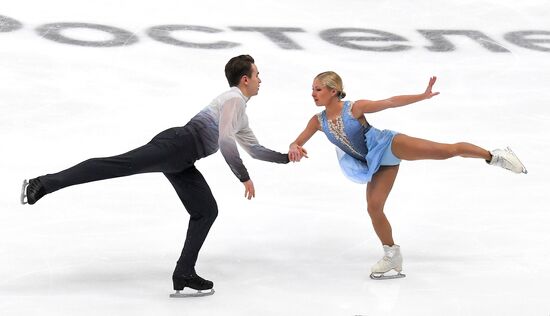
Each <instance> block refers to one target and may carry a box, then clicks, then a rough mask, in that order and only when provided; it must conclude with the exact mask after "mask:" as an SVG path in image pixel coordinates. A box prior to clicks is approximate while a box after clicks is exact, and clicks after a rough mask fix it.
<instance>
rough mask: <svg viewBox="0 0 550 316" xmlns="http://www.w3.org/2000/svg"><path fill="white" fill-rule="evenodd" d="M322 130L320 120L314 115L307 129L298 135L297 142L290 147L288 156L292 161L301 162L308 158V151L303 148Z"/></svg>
mask: <svg viewBox="0 0 550 316" xmlns="http://www.w3.org/2000/svg"><path fill="white" fill-rule="evenodd" d="M319 128H320V124H319V120H318V119H317V116H316V115H314V116H313V117H312V118H311V119H310V120H309V122H308V123H307V126H306V128H305V129H304V130H303V131H302V132H301V133H300V135H298V137H297V138H296V140H295V141H294V142H292V143H291V144H290V146H289V150H288V156H289V158H290V161H300V159H302V157H306V158H307V151H306V150H305V149H304V148H302V146H303V145H304V144H305V143H306V142H307V141H308V140H309V139H310V138H311V136H313V134H315V132H317V131H318V130H319Z"/></svg>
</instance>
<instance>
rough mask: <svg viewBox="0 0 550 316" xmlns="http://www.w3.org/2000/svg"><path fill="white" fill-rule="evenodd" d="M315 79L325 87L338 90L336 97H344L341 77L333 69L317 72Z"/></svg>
mask: <svg viewBox="0 0 550 316" xmlns="http://www.w3.org/2000/svg"><path fill="white" fill-rule="evenodd" d="M315 79H316V80H319V81H320V82H321V84H323V85H324V86H325V87H327V88H330V89H334V90H336V91H338V99H340V100H342V99H343V98H345V97H346V93H345V92H344V84H343V82H342V78H340V76H339V75H338V74H337V73H335V72H334V71H325V72H322V73H320V74H318V75H317V76H316V77H315Z"/></svg>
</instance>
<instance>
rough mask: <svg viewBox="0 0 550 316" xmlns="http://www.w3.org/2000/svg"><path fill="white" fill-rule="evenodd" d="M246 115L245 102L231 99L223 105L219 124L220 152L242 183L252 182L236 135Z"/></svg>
mask: <svg viewBox="0 0 550 316" xmlns="http://www.w3.org/2000/svg"><path fill="white" fill-rule="evenodd" d="M243 115H244V102H242V100H240V99H238V98H234V99H230V100H228V101H226V102H225V103H224V104H223V107H222V110H221V113H220V122H219V134H220V135H219V140H218V144H219V146H220V152H221V153H222V155H223V158H224V159H225V161H226V162H227V164H228V165H229V168H231V171H233V173H234V174H235V176H236V177H237V178H238V179H239V181H241V182H246V181H248V180H250V176H249V175H248V171H247V170H246V167H245V166H244V164H243V161H242V159H241V157H240V155H239V150H238V149H237V143H236V140H235V133H236V131H237V130H238V128H239V125H240V120H241V119H242V116H243Z"/></svg>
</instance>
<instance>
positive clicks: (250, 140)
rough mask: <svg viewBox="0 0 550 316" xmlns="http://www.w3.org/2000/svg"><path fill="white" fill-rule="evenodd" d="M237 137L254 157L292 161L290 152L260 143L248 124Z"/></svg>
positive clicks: (266, 159) (275, 160)
mask: <svg viewBox="0 0 550 316" xmlns="http://www.w3.org/2000/svg"><path fill="white" fill-rule="evenodd" d="M236 137H237V142H238V143H239V145H241V147H242V148H243V149H244V150H245V151H246V152H247V153H248V154H249V155H250V157H252V158H254V159H258V160H263V161H269V162H275V163H289V161H290V160H289V159H288V154H283V153H280V152H277V151H274V150H271V149H269V148H266V147H264V146H262V145H260V143H259V142H258V139H257V138H256V136H255V135H254V132H253V131H252V129H251V128H250V127H249V126H248V124H247V126H246V127H244V128H242V129H241V130H239V132H238V133H237V134H236Z"/></svg>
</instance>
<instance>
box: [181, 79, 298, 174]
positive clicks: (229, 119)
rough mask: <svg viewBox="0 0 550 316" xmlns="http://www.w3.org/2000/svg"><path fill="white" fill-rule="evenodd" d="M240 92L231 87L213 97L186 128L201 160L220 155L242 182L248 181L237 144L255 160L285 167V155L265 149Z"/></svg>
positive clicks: (286, 158) (246, 99) (286, 160)
mask: <svg viewBox="0 0 550 316" xmlns="http://www.w3.org/2000/svg"><path fill="white" fill-rule="evenodd" d="M248 100H249V98H247V97H245V96H244V95H243V94H242V92H241V90H240V89H239V88H237V87H232V88H231V89H230V90H229V91H226V92H224V93H222V94H220V95H219V96H218V97H216V98H215V99H214V100H212V102H210V104H209V105H208V106H207V107H205V108H204V109H203V110H202V111H201V112H199V113H198V114H197V115H195V117H193V118H192V119H191V120H190V121H189V123H188V124H187V125H186V126H188V127H190V128H191V130H192V132H193V135H194V137H195V141H196V143H197V149H198V152H199V155H200V157H199V158H202V157H206V156H208V155H211V154H213V153H215V152H216V151H217V150H218V149H219V150H220V152H221V153H222V155H223V157H224V159H225V161H226V162H227V164H228V165H229V167H230V168H231V171H233V173H234V174H235V176H237V178H239V180H240V181H241V182H245V181H247V180H249V179H250V176H249V175H248V171H247V170H246V167H245V166H244V164H243V162H242V159H241V157H240V155H239V151H238V149H237V143H239V145H240V146H241V147H242V148H243V149H244V150H245V151H246V152H247V153H248V154H249V155H250V156H251V157H252V158H254V159H259V160H264V161H270V162H275V163H288V162H289V159H288V155H287V154H282V153H280V152H276V151H273V150H271V149H268V148H265V147H263V146H262V145H260V144H259V142H258V139H257V138H256V136H255V135H254V133H253V132H252V129H250V127H249V125H248V116H247V115H246V102H247V101H248Z"/></svg>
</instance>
